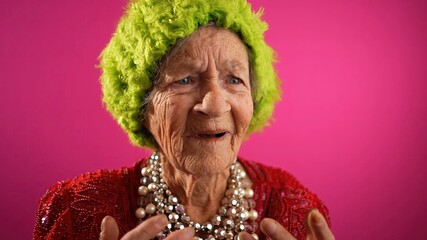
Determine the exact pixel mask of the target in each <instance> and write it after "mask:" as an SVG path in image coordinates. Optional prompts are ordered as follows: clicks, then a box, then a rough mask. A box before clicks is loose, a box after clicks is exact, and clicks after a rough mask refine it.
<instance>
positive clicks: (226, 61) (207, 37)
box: [167, 27, 249, 70]
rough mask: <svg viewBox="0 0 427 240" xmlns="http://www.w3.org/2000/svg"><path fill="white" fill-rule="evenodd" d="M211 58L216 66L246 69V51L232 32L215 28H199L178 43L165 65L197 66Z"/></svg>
mask: <svg viewBox="0 0 427 240" xmlns="http://www.w3.org/2000/svg"><path fill="white" fill-rule="evenodd" d="M209 57H213V58H214V59H215V60H216V61H217V64H220V65H221V66H223V67H228V68H232V69H233V70H247V69H248V67H249V66H248V65H249V63H248V60H249V57H248V51H247V49H246V46H245V45H244V44H243V42H242V41H241V40H240V38H239V37H238V36H237V35H236V34H235V33H233V32H231V31H228V30H226V29H221V28H216V27H201V28H200V29H199V30H197V31H196V32H194V33H193V34H191V35H190V36H189V37H188V38H187V39H185V40H184V41H182V42H180V43H179V44H178V45H177V46H176V47H175V48H174V49H173V51H172V52H171V55H170V57H169V58H168V62H167V65H171V66H172V65H176V64H180V65H181V64H185V65H193V66H198V65H201V64H202V63H203V62H206V61H207V59H206V58H209Z"/></svg>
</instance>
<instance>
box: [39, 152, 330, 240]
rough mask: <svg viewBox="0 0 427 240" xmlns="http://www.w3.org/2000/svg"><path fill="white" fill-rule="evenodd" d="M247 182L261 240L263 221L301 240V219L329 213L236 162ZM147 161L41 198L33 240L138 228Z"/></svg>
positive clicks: (285, 183) (270, 171)
mask: <svg viewBox="0 0 427 240" xmlns="http://www.w3.org/2000/svg"><path fill="white" fill-rule="evenodd" d="M239 161H240V162H241V163H242V165H243V166H244V167H245V169H246V172H247V174H248V175H249V177H250V178H251V180H252V182H253V185H252V189H253V190H254V193H255V194H254V198H253V199H254V200H255V203H256V207H255V209H256V210H257V211H258V214H259V217H258V220H257V221H256V223H252V224H251V226H252V227H253V230H255V231H256V232H257V234H258V235H259V236H260V239H264V236H263V235H260V230H259V228H258V226H259V225H258V224H259V222H260V221H261V219H262V218H264V217H270V218H274V219H276V220H277V221H279V222H280V223H281V224H282V225H283V226H285V228H286V229H287V230H288V231H289V232H290V233H291V234H292V235H293V236H295V237H296V238H297V239H304V238H305V228H304V217H305V216H306V215H307V213H308V211H310V209H312V208H317V209H319V211H320V212H321V213H322V214H323V215H324V216H325V217H326V219H327V221H328V223H330V221H329V215H328V211H327V209H326V207H325V205H323V203H322V202H321V201H320V200H319V199H318V198H317V196H316V195H315V194H313V193H312V192H310V191H309V190H308V189H306V188H305V187H304V186H302V185H301V184H300V183H299V182H298V181H297V180H296V179H295V178H294V177H293V176H291V175H290V174H289V173H287V172H285V171H283V170H280V169H277V168H272V167H268V166H265V165H262V164H259V163H255V162H251V161H245V160H241V159H239ZM145 162H146V160H142V161H139V162H137V163H136V164H135V166H133V167H130V168H122V169H119V170H110V171H107V170H100V171H97V172H94V173H87V174H84V175H82V176H80V177H77V178H75V179H72V180H67V181H62V182H59V183H57V184H55V185H54V186H52V187H51V188H50V189H49V190H48V191H47V193H46V194H45V195H44V196H43V197H42V198H41V200H40V205H39V209H38V212H37V220H36V223H35V227H34V236H33V239H94V240H95V239H99V233H100V225H101V221H102V219H103V218H104V217H105V216H107V215H110V216H112V217H114V219H116V221H117V223H118V225H119V229H120V236H123V234H125V233H126V232H128V231H129V230H131V229H133V228H134V227H135V226H136V225H137V222H138V220H137V218H136V217H135V214H134V213H135V210H136V209H137V199H138V193H137V191H138V187H139V185H140V183H139V179H140V178H141V173H140V169H141V167H143V166H145Z"/></svg>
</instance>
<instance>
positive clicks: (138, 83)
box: [34, 0, 333, 240]
mask: <svg viewBox="0 0 427 240" xmlns="http://www.w3.org/2000/svg"><path fill="white" fill-rule="evenodd" d="M259 15H260V14H255V13H253V12H252V11H251V8H250V5H249V4H247V3H246V2H244V1H243V0H216V1H204V0H198V1H195V0H191V1H184V0H182V1H179V0H176V1H158V0H136V1H131V2H130V3H129V5H128V9H127V12H126V14H125V16H124V17H123V18H122V19H121V21H120V23H119V25H118V28H117V31H116V33H115V35H114V36H113V38H112V39H111V41H110V43H109V44H108V46H107V47H106V49H105V50H104V51H103V53H102V55H101V67H102V70H103V73H102V77H101V80H102V87H103V93H104V102H105V104H106V106H107V109H108V110H109V111H110V112H111V114H112V115H113V117H114V118H115V119H117V121H118V123H119V124H120V125H121V126H122V127H123V128H124V129H125V131H126V132H127V133H128V134H129V137H130V139H131V140H132V142H133V143H134V144H136V145H138V146H142V147H149V148H152V149H153V150H154V153H153V155H152V156H151V158H150V159H143V160H141V161H139V162H137V163H136V164H135V166H133V167H130V168H124V169H120V170H115V171H98V172H95V173H89V174H85V175H82V176H80V177H77V178H75V179H73V180H68V181H63V182H60V183H58V184H56V185H55V186H53V187H52V188H51V189H50V190H49V191H48V193H47V194H46V195H45V196H44V198H43V199H42V200H41V204H40V209H39V212H38V220H37V222H36V227H35V232H34V238H35V239H103V240H110V239H111V240H113V239H114V240H117V239H119V238H121V239H123V240H125V239H127V240H130V239H140V240H148V239H152V238H157V239H237V238H240V239H264V238H266V237H269V238H270V239H295V238H297V239H305V238H307V239H333V235H332V233H331V231H330V230H329V227H328V225H329V220H328V213H327V210H326V208H325V206H324V205H323V204H322V203H321V201H320V200H319V199H318V198H317V197H316V196H315V195H314V194H313V193H311V192H309V191H308V190H307V189H306V188H304V187H303V186H302V185H301V184H300V183H299V182H298V181H297V180H296V179H295V178H294V177H292V176H291V175H289V174H288V173H286V172H284V171H282V170H279V169H275V168H271V167H267V166H264V165H262V164H259V163H255V162H250V161H245V160H243V159H240V158H238V157H237V154H238V152H239V148H240V145H241V143H242V141H243V140H244V139H245V138H246V137H247V136H248V135H249V134H250V133H251V132H253V131H255V130H259V129H261V128H262V127H263V126H264V125H265V124H266V122H267V120H268V119H269V118H270V116H271V114H272V110H273V106H274V103H275V102H276V101H277V100H278V99H279V97H278V95H279V90H278V89H279V88H278V81H277V79H276V74H275V71H274V68H273V65H272V62H273V51H272V50H271V49H270V48H269V47H268V46H267V45H266V43H265V42H264V40H263V32H264V31H265V30H266V28H267V26H266V24H265V23H264V22H263V21H261V20H260V18H259ZM323 216H324V217H323Z"/></svg>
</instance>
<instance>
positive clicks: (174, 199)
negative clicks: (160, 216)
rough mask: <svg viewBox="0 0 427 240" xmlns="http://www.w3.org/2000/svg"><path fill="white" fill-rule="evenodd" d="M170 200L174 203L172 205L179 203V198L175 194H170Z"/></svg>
mask: <svg viewBox="0 0 427 240" xmlns="http://www.w3.org/2000/svg"><path fill="white" fill-rule="evenodd" d="M168 202H169V203H170V204H172V205H176V204H178V198H177V197H175V196H173V195H171V196H169V198H168Z"/></svg>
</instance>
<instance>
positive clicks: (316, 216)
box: [312, 209, 323, 225]
mask: <svg viewBox="0 0 427 240" xmlns="http://www.w3.org/2000/svg"><path fill="white" fill-rule="evenodd" d="M322 218H323V217H322V214H321V213H320V212H319V210H317V209H316V210H315V211H313V216H312V219H313V223H314V224H316V225H321V224H322V222H323V219H322Z"/></svg>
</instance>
